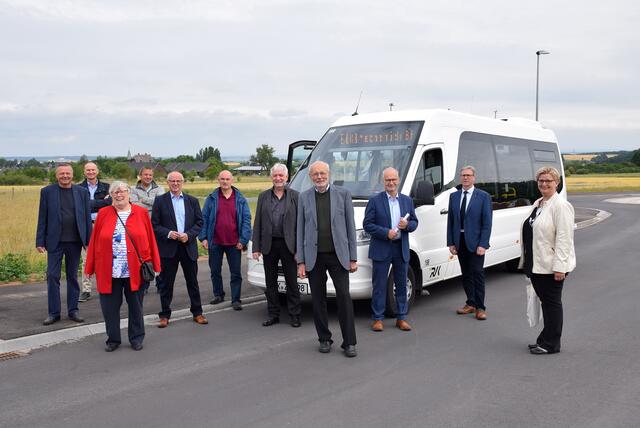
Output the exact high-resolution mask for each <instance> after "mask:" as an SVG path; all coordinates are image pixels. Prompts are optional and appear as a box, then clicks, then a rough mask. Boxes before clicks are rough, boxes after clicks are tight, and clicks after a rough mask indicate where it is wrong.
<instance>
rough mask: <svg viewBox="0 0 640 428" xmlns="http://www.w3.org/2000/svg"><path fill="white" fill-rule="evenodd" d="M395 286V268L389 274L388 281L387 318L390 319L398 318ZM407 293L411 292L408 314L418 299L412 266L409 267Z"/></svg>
mask: <svg viewBox="0 0 640 428" xmlns="http://www.w3.org/2000/svg"><path fill="white" fill-rule="evenodd" d="M394 288H395V287H394V284H393V268H392V269H391V271H390V272H389V278H388V279H387V305H386V306H387V310H386V316H387V317H389V318H395V316H396V308H397V306H396V296H395V294H394ZM407 292H409V293H410V294H409V296H408V298H407V304H408V308H407V312H409V311H411V306H412V305H413V301H414V300H415V298H416V276H415V274H414V273H413V269H412V268H411V265H409V266H408V270H407Z"/></svg>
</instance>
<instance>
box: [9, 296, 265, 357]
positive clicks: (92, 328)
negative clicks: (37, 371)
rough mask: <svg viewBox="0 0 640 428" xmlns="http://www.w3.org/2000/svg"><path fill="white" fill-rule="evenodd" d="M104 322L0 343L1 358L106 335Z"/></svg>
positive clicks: (123, 323) (152, 318)
mask: <svg viewBox="0 0 640 428" xmlns="http://www.w3.org/2000/svg"><path fill="white" fill-rule="evenodd" d="M264 301H266V299H265V297H264V296H263V295H255V296H248V297H245V298H244V299H242V304H243V306H253V305H258V304H261V303H263V302H264ZM230 310H232V308H231V303H222V304H220V305H216V306H213V305H202V313H203V314H207V315H209V314H215V313H218V312H223V311H230ZM191 318H192V315H191V311H190V310H189V309H180V310H177V311H173V312H172V313H171V321H174V322H175V321H180V320H185V319H191ZM128 321H129V319H128V318H122V319H121V320H120V328H121V329H123V328H127V323H128ZM144 324H145V325H147V326H156V325H158V315H157V314H149V315H145V316H144ZM104 333H105V327H104V322H99V323H94V324H87V325H80V326H78V327H71V328H65V329H62V330H56V331H49V332H47V333H40V334H33V335H31V336H23V337H17V338H15V339H10V340H3V341H0V356H1V355H2V354H5V353H9V352H22V353H29V352H31V351H34V350H36V349H40V348H48V347H50V346H53V345H58V344H60V343H70V342H76V341H78V340H80V339H83V338H85V337H89V336H93V335H96V334H104Z"/></svg>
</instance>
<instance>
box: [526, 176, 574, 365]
mask: <svg viewBox="0 0 640 428" xmlns="http://www.w3.org/2000/svg"><path fill="white" fill-rule="evenodd" d="M536 181H537V182H538V190H540V193H541V194H542V198H540V199H538V200H537V201H536V202H535V203H534V204H533V211H532V212H531V215H529V217H527V218H526V219H525V221H524V222H523V224H522V239H521V242H522V256H521V257H520V268H522V269H523V270H524V272H525V274H526V275H527V276H528V277H529V278H531V284H533V288H534V289H535V291H536V294H537V295H538V297H539V298H540V301H541V302H542V314H543V317H544V328H543V330H542V332H541V333H540V335H539V336H538V339H537V340H536V343H535V344H532V345H529V351H530V352H531V353H532V354H534V355H546V354H554V353H556V352H560V336H561V335H562V287H563V285H564V280H565V278H566V276H567V274H568V273H569V272H571V271H572V270H573V269H574V268H575V266H576V255H575V249H574V245H573V230H574V225H575V215H574V211H573V207H572V206H571V204H570V203H569V202H568V201H567V200H566V199H564V198H562V197H561V196H560V195H558V192H557V188H558V184H560V173H558V170H557V169H555V168H553V167H543V168H540V169H539V170H538V171H537V172H536Z"/></svg>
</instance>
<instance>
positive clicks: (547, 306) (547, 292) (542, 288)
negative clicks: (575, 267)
mask: <svg viewBox="0 0 640 428" xmlns="http://www.w3.org/2000/svg"><path fill="white" fill-rule="evenodd" d="M531 284H532V285H533V289H534V290H535V291H536V294H537V295H538V298H539V299H540V302H541V303H542V317H543V319H544V328H543V329H542V332H540V335H539V336H538V339H537V340H536V343H537V344H538V345H540V346H541V347H543V348H544V349H546V350H547V351H549V352H559V351H560V336H562V320H563V315H562V287H563V285H564V281H556V280H555V279H553V274H548V275H540V274H536V273H534V274H532V275H531Z"/></svg>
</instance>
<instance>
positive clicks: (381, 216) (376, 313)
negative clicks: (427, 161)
mask: <svg viewBox="0 0 640 428" xmlns="http://www.w3.org/2000/svg"><path fill="white" fill-rule="evenodd" d="M382 181H383V184H384V189H385V191H384V192H380V193H378V194H377V195H375V196H373V197H372V198H371V199H369V202H368V203H367V208H366V209H365V212H364V220H363V222H362V226H363V228H364V230H365V231H366V232H367V233H368V234H370V235H371V242H370V244H369V258H370V259H371V261H372V263H373V272H372V276H373V284H372V285H373V287H372V288H373V289H372V296H371V311H372V313H373V314H372V318H373V324H372V325H371V329H372V330H373V331H376V332H380V331H382V330H383V329H384V326H383V324H382V320H383V319H384V312H385V309H386V303H387V285H388V281H387V277H388V275H389V267H390V266H393V271H392V272H393V282H394V283H395V297H396V307H395V308H393V309H394V311H395V313H396V327H398V328H399V329H400V330H402V331H410V330H411V325H410V324H409V323H408V322H407V312H408V310H409V308H408V304H407V270H408V266H409V233H410V232H413V231H414V230H416V228H417V227H418V218H417V217H416V213H415V210H414V208H413V201H412V200H411V198H410V197H408V196H406V195H403V194H401V193H399V192H398V185H399V184H400V176H399V175H398V171H397V170H396V169H395V168H391V167H389V168H386V169H385V170H384V171H382ZM390 286H391V287H393V283H392V284H390Z"/></svg>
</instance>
